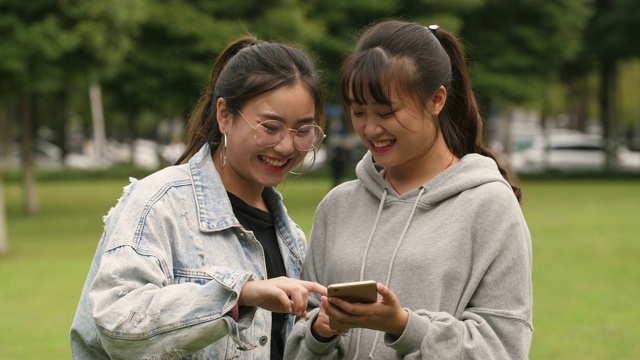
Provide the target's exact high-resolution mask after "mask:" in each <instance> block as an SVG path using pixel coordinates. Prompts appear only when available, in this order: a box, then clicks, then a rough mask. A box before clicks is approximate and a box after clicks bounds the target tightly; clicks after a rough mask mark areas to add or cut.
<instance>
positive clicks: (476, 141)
mask: <svg viewBox="0 0 640 360" xmlns="http://www.w3.org/2000/svg"><path fill="white" fill-rule="evenodd" d="M434 32H437V34H435V35H437V38H438V40H439V42H440V44H441V45H442V47H443V48H444V50H445V51H446V53H447V55H448V56H449V59H450V61H451V82H450V85H449V88H448V89H447V92H448V96H447V102H446V103H445V106H444V108H443V109H442V112H441V113H440V115H439V119H440V127H441V129H442V134H443V136H444V139H445V142H446V143H447V145H448V146H449V148H451V149H452V150H453V152H454V154H455V155H456V156H457V157H458V158H462V157H463V156H465V155H467V154H470V153H477V154H480V155H483V156H486V157H488V158H491V159H493V161H495V162H496V165H497V166H498V170H499V171H500V174H501V175H502V177H503V178H504V179H505V180H506V181H507V182H508V183H509V185H510V186H511V189H512V191H513V194H514V195H515V197H516V199H517V200H518V202H520V201H521V199H522V189H520V188H519V187H518V186H516V185H515V184H513V183H512V181H511V179H510V176H509V173H508V172H507V170H506V169H504V168H503V167H502V166H501V165H500V163H499V162H498V160H497V159H496V156H495V155H494V154H493V152H492V151H491V150H489V149H488V148H487V147H485V146H484V144H483V135H482V127H483V120H482V116H481V115H480V110H479V107H478V102H477V100H476V96H475V94H474V92H473V89H472V88H471V80H470V78H469V72H468V70H467V61H466V59H465V53H464V49H463V47H462V45H461V44H460V41H459V40H458V39H457V37H456V36H455V35H453V34H451V33H449V32H447V31H445V30H442V29H441V28H439V29H438V30H434Z"/></svg>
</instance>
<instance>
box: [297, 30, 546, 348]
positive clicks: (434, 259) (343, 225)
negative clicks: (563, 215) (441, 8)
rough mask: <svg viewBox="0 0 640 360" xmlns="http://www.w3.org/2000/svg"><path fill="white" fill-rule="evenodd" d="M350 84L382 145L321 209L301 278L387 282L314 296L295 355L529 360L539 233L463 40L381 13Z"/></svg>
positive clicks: (344, 81)
mask: <svg viewBox="0 0 640 360" xmlns="http://www.w3.org/2000/svg"><path fill="white" fill-rule="evenodd" d="M339 91H340V97H341V101H342V102H343V105H344V106H345V109H346V110H347V111H346V112H347V113H348V114H349V117H350V119H351V122H352V124H353V127H354V129H355V131H356V132H357V133H358V135H359V136H360V138H361V140H362V142H363V143H364V145H365V146H366V147H367V148H368V150H369V151H368V152H367V154H366V155H365V156H364V158H363V159H362V160H361V161H360V163H359V164H358V165H357V167H356V173H357V176H358V179H357V180H355V181H351V182H347V183H344V184H342V185H340V186H338V187H336V188H335V189H333V190H332V191H331V192H330V193H329V194H328V195H327V196H326V197H325V199H324V200H323V201H322V202H321V204H320V205H319V207H318V209H317V213H316V217H315V222H314V226H313V230H312V233H311V238H310V242H309V250H308V252H307V256H306V258H305V261H304V264H303V270H302V278H303V279H307V280H310V281H317V282H319V283H320V284H323V285H326V286H328V285H330V284H334V283H343V282H352V281H357V280H375V281H376V282H377V292H378V300H377V302H375V303H371V304H359V303H348V302H346V301H342V300H340V299H337V298H331V299H329V298H327V297H325V296H322V297H317V298H315V299H310V304H312V305H314V306H317V308H316V309H314V310H312V311H309V312H308V315H307V316H306V317H304V318H301V319H300V320H299V321H298V322H297V323H296V325H295V327H294V330H293V332H292V335H291V336H290V338H289V339H288V340H287V346H286V352H285V358H287V359H312V358H313V359H318V358H323V359H324V358H327V359H374V358H375V359H525V358H527V357H528V353H529V348H530V344H531V338H532V333H533V326H532V302H533V293H532V283H531V256H532V255H531V238H530V234H529V230H528V228H527V224H526V222H525V219H524V217H523V214H522V211H521V209H520V205H519V201H520V189H519V188H518V187H516V186H514V185H512V184H511V183H510V181H509V179H508V176H507V172H506V171H505V170H504V169H502V168H501V167H500V165H499V164H497V162H496V159H495V158H494V156H493V155H492V154H491V153H490V152H489V151H488V150H487V149H486V148H485V147H484V146H483V145H482V118H481V116H480V114H479V112H478V106H477V103H476V100H475V97H474V94H473V92H472V89H471V84H470V81H469V76H468V72H467V69H466V63H465V58H464V51H463V49H462V47H461V45H460V43H459V42H458V40H457V39H456V37H455V36H454V35H453V34H451V33H449V32H447V31H445V30H443V29H441V28H439V27H437V26H429V27H424V26H422V25H419V24H416V23H411V22H401V21H386V22H381V23H378V24H376V25H374V26H372V27H370V28H368V29H367V30H366V31H365V32H364V33H363V35H362V36H361V37H360V39H359V41H358V43H357V45H356V48H355V51H354V52H353V53H352V54H351V55H350V56H349V57H348V58H347V59H346V60H345V62H344V63H343V66H342V69H341V73H340V77H339ZM329 319H331V322H332V326H333V328H331V327H330V326H329Z"/></svg>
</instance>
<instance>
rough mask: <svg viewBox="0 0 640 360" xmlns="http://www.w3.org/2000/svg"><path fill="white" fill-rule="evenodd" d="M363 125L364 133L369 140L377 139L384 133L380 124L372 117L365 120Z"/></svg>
mask: <svg viewBox="0 0 640 360" xmlns="http://www.w3.org/2000/svg"><path fill="white" fill-rule="evenodd" d="M363 123H364V127H363V133H364V135H365V136H366V137H368V138H375V137H376V136H377V135H380V134H382V133H383V132H384V129H382V127H381V126H380V125H379V124H378V122H377V121H375V120H374V119H372V118H370V117H367V118H366V119H363Z"/></svg>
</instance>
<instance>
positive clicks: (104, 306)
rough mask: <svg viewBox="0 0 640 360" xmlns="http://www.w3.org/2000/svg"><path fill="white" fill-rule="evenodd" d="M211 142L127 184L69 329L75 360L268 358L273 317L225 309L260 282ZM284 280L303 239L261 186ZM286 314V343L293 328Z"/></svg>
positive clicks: (262, 271) (297, 263)
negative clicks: (189, 156) (188, 156)
mask: <svg viewBox="0 0 640 360" xmlns="http://www.w3.org/2000/svg"><path fill="white" fill-rule="evenodd" d="M210 154H211V152H210V149H209V146H208V145H205V146H203V147H202V149H200V151H199V152H198V153H197V154H196V155H194V156H193V158H192V159H191V160H190V161H189V163H188V164H183V165H178V166H171V167H168V168H166V169H163V170H160V171H158V172H156V173H154V174H152V175H150V176H148V177H146V178H145V179H142V180H140V181H136V180H132V183H131V184H130V185H129V186H127V187H125V191H124V194H123V196H122V197H121V198H120V200H119V201H118V204H117V205H116V206H115V207H114V208H113V209H112V210H111V211H109V213H108V214H107V216H106V217H105V218H104V222H105V228H104V232H103V234H102V237H101V239H100V242H99V244H98V249H97V251H96V254H95V257H94V259H93V263H92V266H91V269H90V271H89V275H88V277H87V280H86V283H85V285H84V288H83V291H82V295H81V297H80V302H79V305H78V309H77V311H76V315H75V318H74V320H73V324H72V327H71V334H70V338H71V352H72V355H73V358H74V359H109V358H111V359H180V358H183V359H231V358H233V359H236V358H237V359H268V358H269V353H270V339H269V336H270V331H271V330H270V329H271V313H270V312H269V311H266V310H264V309H262V308H258V307H241V308H240V313H239V317H238V320H237V321H235V320H234V319H233V317H232V316H231V314H230V312H231V310H232V309H233V308H234V306H235V305H236V303H237V301H238V296H239V294H240V290H241V289H242V287H243V286H244V284H245V283H246V282H247V281H249V280H250V279H256V280H260V279H266V278H267V270H266V265H265V259H264V253H263V249H262V247H261V245H260V243H259V242H258V241H257V240H256V238H255V236H254V235H253V233H252V232H251V231H247V230H245V229H243V227H242V226H241V225H240V223H239V222H238V220H237V219H236V217H235V216H234V214H233V210H232V208H231V203H230V202H229V198H228V197H227V193H226V190H225V188H224V186H223V184H222V182H221V180H220V177H219V175H218V173H217V172H216V170H215V167H214V165H213V161H212V159H211V155H210ZM263 196H264V198H265V201H266V202H267V205H268V207H269V209H270V211H271V212H272V214H273V215H274V219H275V226H276V233H277V238H278V244H279V246H280V251H281V253H282V258H283V260H284V264H285V268H286V272H287V276H288V277H292V278H299V275H300V269H301V265H302V259H303V258H304V255H305V249H306V241H305V236H304V233H303V232H302V230H301V229H300V228H299V227H298V226H297V225H296V224H294V223H293V221H292V220H291V219H290V218H289V216H288V215H287V212H286V209H285V207H284V205H283V203H282V196H281V195H280V194H279V193H278V192H277V191H276V190H275V189H274V188H265V190H264V193H263ZM293 320H294V317H293V315H289V316H288V317H287V324H286V327H285V338H286V337H287V336H288V334H289V332H290V331H291V328H292V326H293Z"/></svg>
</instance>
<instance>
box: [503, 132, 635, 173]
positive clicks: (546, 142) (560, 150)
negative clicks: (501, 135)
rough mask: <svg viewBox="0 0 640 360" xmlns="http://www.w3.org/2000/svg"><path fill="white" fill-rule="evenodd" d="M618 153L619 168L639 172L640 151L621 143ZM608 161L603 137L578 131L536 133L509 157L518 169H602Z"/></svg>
mask: <svg viewBox="0 0 640 360" xmlns="http://www.w3.org/2000/svg"><path fill="white" fill-rule="evenodd" d="M617 156H618V166H617V169H618V170H622V171H639V172H640V152H635V151H631V150H629V149H627V148H626V147H624V146H619V147H618V151H617ZM605 162H606V154H605V148H604V140H603V138H602V137H601V136H599V135H593V134H585V133H582V132H578V131H563V132H553V133H551V134H548V135H547V136H542V135H538V136H535V137H534V138H533V140H532V142H531V146H529V147H528V148H526V149H524V150H521V151H515V152H514V153H512V154H511V156H510V157H509V163H510V165H511V167H512V168H513V169H514V170H515V171H516V172H518V173H539V172H543V171H545V170H546V171H558V172H569V171H574V172H575V171H600V170H603V169H604V168H605Z"/></svg>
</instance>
